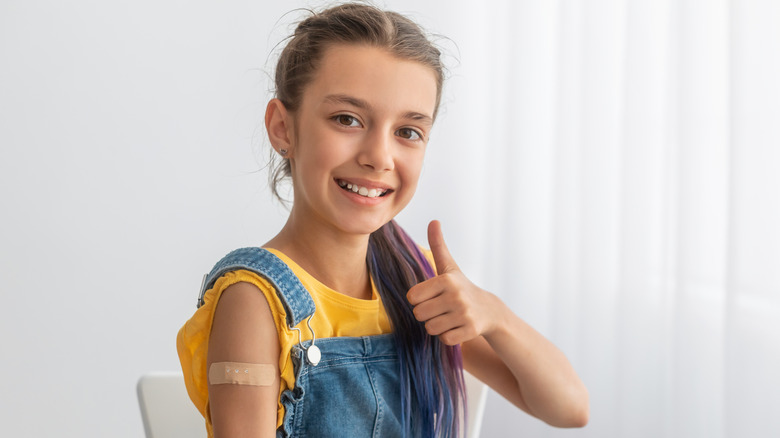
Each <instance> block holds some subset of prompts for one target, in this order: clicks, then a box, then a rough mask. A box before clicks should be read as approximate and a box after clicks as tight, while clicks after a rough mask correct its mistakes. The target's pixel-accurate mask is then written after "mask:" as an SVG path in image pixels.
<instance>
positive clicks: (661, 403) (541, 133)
mask: <svg viewBox="0 0 780 438" xmlns="http://www.w3.org/2000/svg"><path fill="white" fill-rule="evenodd" d="M458 13H459V14H461V16H462V17H468V22H469V23H470V26H467V30H463V31H461V32H462V37H463V38H461V39H460V40H457V43H458V45H459V47H460V56H461V61H462V64H461V68H462V70H461V71H460V72H459V73H457V74H456V75H455V77H454V78H453V82H454V85H452V87H453V88H451V89H450V93H451V94H452V95H453V96H458V95H461V96H465V97H463V98H461V99H460V100H459V101H458V102H456V103H453V104H451V106H452V107H456V106H464V105H465V106H467V107H468V110H467V111H466V112H465V113H464V114H462V115H458V114H456V115H455V116H454V118H455V119H456V120H455V121H450V122H445V124H448V123H450V124H451V125H452V126H454V125H457V126H458V127H459V128H458V129H459V131H460V132H461V133H462V134H464V135H465V136H466V137H465V138H464V140H465V142H466V143H468V144H469V146H466V147H464V148H463V151H464V153H465V154H467V155H468V156H469V158H467V159H468V160H469V161H470V162H471V164H472V165H473V164H475V163H476V164H478V165H479V164H482V165H484V166H483V167H481V168H478V169H477V170H474V171H472V173H471V174H470V175H469V178H468V180H467V181H463V182H461V183H459V184H460V185H461V186H462V187H460V188H461V189H463V190H464V191H465V192H467V193H469V194H470V195H471V197H472V198H473V199H474V200H475V201H474V203H475V206H476V207H477V208H476V210H477V211H479V212H480V213H479V216H478V217H477V216H475V214H471V218H472V220H473V221H474V223H476V224H479V225H480V228H481V229H482V230H484V231H483V232H476V233H475V234H476V237H471V238H461V239H463V240H465V241H469V242H470V241H476V242H481V244H480V245H481V246H480V247H481V248H482V249H481V250H480V251H479V258H480V260H481V262H480V263H478V265H479V267H480V268H479V269H478V271H479V274H478V276H479V277H480V278H481V282H482V283H483V284H485V285H486V287H487V288H488V289H491V290H496V291H502V292H501V294H502V296H503V297H504V299H505V301H507V302H508V303H509V304H510V305H511V306H512V307H513V309H514V310H515V311H516V312H517V313H518V314H520V315H521V316H522V317H524V318H525V319H527V320H529V322H531V323H532V324H533V325H534V326H535V327H537V328H538V329H539V330H540V331H542V332H543V333H545V334H546V335H548V336H549V337H550V338H551V339H552V340H553V341H554V342H555V343H556V344H557V345H559V346H560V348H562V349H563V350H564V351H565V352H566V354H567V355H568V356H569V357H570V359H571V360H572V362H573V363H574V365H575V367H576V368H577V370H578V371H579V373H580V375H581V377H582V378H583V379H584V380H585V382H586V384H587V386H588V387H589V390H590V395H591V422H590V424H589V426H587V427H586V428H585V429H583V430H579V431H561V430H554V429H551V428H549V427H547V426H544V425H542V424H541V423H540V422H538V421H536V420H533V419H529V418H527V417H523V416H518V415H516V414H515V413H514V411H513V410H512V408H511V407H509V406H507V405H506V403H505V402H503V401H501V400H499V399H498V397H493V398H491V399H490V402H489V406H488V412H487V414H486V418H485V425H484V427H483V434H484V436H513V435H512V434H514V433H515V431H517V432H516V433H517V436H534V437H544V436H559V435H576V436H592V437H702V438H703V437H707V438H711V437H770V436H780V231H778V228H780V51H778V49H777V44H778V42H780V2H777V1H774V0H765V1H761V0H740V1H737V0H732V1H730V2H729V1H727V0H715V1H713V0H706V1H705V0H663V1H659V0H590V1H587V2H578V1H565V0H561V1H558V2H554V1H546V2H538V1H520V2H515V1H508V0H507V1H504V2H493V3H491V4H490V6H489V7H485V8H482V7H476V6H475V5H469V6H466V5H463V7H462V9H461V10H460V11H459V12H458ZM456 38H458V36H457V35H456V36H455V37H454V38H453V39H456ZM464 39H465V41H464ZM454 99H458V98H457V97H455V98H454ZM464 126H467V127H468V128H464ZM445 129H446V128H445ZM475 145H479V147H476V146H475ZM433 153H434V154H435V153H436V152H433ZM475 181H477V183H476V184H475ZM475 186H476V187H477V188H474V187H475ZM445 232H446V229H445ZM463 245H464V246H466V245H467V243H463ZM472 265H474V263H472Z"/></svg>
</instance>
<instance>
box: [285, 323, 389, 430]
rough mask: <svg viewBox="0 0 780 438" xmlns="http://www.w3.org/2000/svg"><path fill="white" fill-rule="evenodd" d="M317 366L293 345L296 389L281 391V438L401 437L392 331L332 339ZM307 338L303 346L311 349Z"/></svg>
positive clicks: (324, 343)
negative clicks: (282, 414) (282, 418)
mask: <svg viewBox="0 0 780 438" xmlns="http://www.w3.org/2000/svg"><path fill="white" fill-rule="evenodd" d="M315 344H316V345H317V346H318V347H319V348H320V350H321V351H322V360H321V361H320V363H319V364H318V365H316V366H312V365H310V364H309V363H308V362H307V361H306V359H305V351H304V349H303V348H301V347H300V346H294V347H293V350H292V353H291V354H292V360H293V363H294V365H295V387H294V388H293V389H291V390H287V391H284V393H282V398H281V401H282V404H283V405H284V408H285V414H284V422H283V423H282V426H281V427H280V428H279V430H277V433H276V436H277V438H282V437H339V438H353V437H354V438H367V437H401V436H403V428H402V423H401V391H400V381H399V377H398V371H399V364H398V356H397V354H396V350H395V340H394V339H393V335H392V334H386V335H378V336H364V337H359V338H327V339H321V340H318V341H316V342H315ZM308 345H309V342H308V341H307V342H304V344H303V347H308Z"/></svg>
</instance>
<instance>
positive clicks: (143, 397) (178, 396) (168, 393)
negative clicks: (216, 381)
mask: <svg viewBox="0 0 780 438" xmlns="http://www.w3.org/2000/svg"><path fill="white" fill-rule="evenodd" d="M136 389H137V390H138V404H139V405H140V406H141V417H142V418H143V421H144V430H145V431H146V438H179V437H195V438H197V437H205V436H206V422H205V420H204V419H203V416H202V415H200V412H198V409H197V408H195V405H193V404H192V401H190V397H189V395H187V389H186V388H185V387H184V377H183V376H182V374H181V372H159V371H158V372H152V373H149V374H146V375H144V376H143V377H141V378H140V379H139V380H138V386H137V388H136Z"/></svg>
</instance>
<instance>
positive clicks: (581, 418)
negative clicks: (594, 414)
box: [548, 387, 590, 428]
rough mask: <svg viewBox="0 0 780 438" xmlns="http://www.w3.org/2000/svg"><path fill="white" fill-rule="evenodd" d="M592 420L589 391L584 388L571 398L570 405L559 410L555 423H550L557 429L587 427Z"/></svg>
mask: <svg viewBox="0 0 780 438" xmlns="http://www.w3.org/2000/svg"><path fill="white" fill-rule="evenodd" d="M589 419H590V401H589V397H588V391H587V390H586V389H585V388H584V387H583V388H581V389H580V390H579V391H577V393H576V394H572V396H571V397H569V400H568V403H566V405H565V406H562V407H561V409H560V410H559V416H558V417H557V418H556V419H555V421H554V422H553V421H550V422H548V423H549V424H550V425H552V426H555V427H565V428H575V427H585V426H586V425H587V424H588V420H589Z"/></svg>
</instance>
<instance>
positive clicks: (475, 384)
mask: <svg viewBox="0 0 780 438" xmlns="http://www.w3.org/2000/svg"><path fill="white" fill-rule="evenodd" d="M463 377H464V379H465V380H466V403H468V409H469V411H468V427H469V430H468V431H467V433H466V437H467V438H479V432H480V430H481V429H482V417H483V416H484V414H485V404H486V403H487V394H488V387H487V385H485V384H484V383H482V382H480V381H479V380H477V378H476V377H474V376H472V375H471V374H469V373H467V372H465V371H464V372H463Z"/></svg>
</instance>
